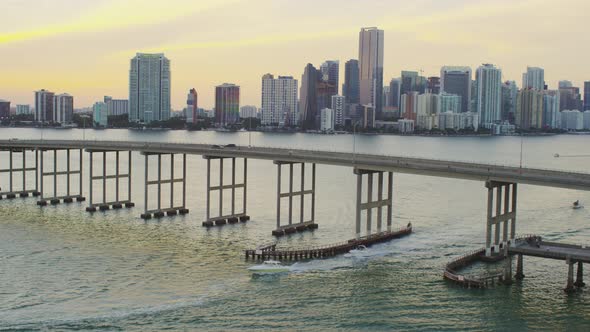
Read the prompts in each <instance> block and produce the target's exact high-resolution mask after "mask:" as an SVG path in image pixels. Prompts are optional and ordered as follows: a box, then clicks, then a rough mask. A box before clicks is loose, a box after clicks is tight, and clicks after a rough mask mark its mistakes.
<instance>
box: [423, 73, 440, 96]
mask: <svg viewBox="0 0 590 332" xmlns="http://www.w3.org/2000/svg"><path fill="white" fill-rule="evenodd" d="M426 93H434V94H436V95H437V94H439V93H440V77H437V76H431V77H429V78H428V83H427V84H426Z"/></svg>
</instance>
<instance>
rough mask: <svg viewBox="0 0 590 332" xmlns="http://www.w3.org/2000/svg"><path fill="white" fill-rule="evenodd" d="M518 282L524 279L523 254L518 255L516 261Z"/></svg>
mask: <svg viewBox="0 0 590 332" xmlns="http://www.w3.org/2000/svg"><path fill="white" fill-rule="evenodd" d="M514 278H515V279H516V280H522V279H524V267H523V257H522V254H518V255H517V259H516V275H515V276H514Z"/></svg>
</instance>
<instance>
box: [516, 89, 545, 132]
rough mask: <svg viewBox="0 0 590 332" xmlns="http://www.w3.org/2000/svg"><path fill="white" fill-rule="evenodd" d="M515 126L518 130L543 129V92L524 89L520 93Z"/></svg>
mask: <svg viewBox="0 0 590 332" xmlns="http://www.w3.org/2000/svg"><path fill="white" fill-rule="evenodd" d="M515 124H516V126H517V127H518V128H520V129H524V130H529V129H541V128H543V92H542V91H540V90H537V89H532V88H524V89H522V90H520V91H519V92H518V97H517V102H516V119H515Z"/></svg>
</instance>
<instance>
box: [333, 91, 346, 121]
mask: <svg viewBox="0 0 590 332" xmlns="http://www.w3.org/2000/svg"><path fill="white" fill-rule="evenodd" d="M331 109H332V110H333V111H334V125H335V126H344V111H345V109H346V97H344V96H332V107H331Z"/></svg>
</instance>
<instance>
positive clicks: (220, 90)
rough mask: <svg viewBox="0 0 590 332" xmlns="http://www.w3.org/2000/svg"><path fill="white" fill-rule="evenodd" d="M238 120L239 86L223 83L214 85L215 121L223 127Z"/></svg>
mask: <svg viewBox="0 0 590 332" xmlns="http://www.w3.org/2000/svg"><path fill="white" fill-rule="evenodd" d="M239 120H240V87H239V86H237V85H235V84H231V83H223V84H222V85H218V86H216V87H215V123H216V124H217V125H218V126H221V127H224V126H227V125H233V124H235V123H237V122H238V121H239Z"/></svg>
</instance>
